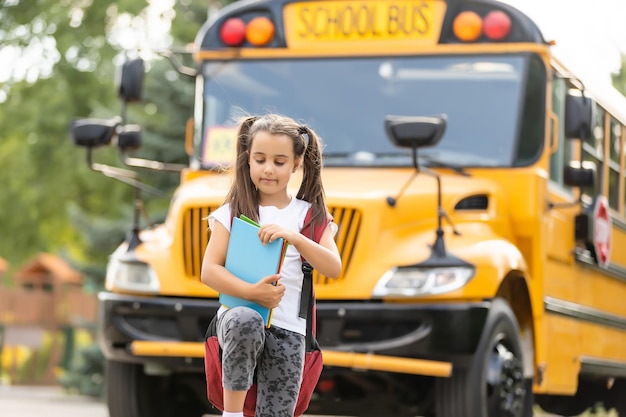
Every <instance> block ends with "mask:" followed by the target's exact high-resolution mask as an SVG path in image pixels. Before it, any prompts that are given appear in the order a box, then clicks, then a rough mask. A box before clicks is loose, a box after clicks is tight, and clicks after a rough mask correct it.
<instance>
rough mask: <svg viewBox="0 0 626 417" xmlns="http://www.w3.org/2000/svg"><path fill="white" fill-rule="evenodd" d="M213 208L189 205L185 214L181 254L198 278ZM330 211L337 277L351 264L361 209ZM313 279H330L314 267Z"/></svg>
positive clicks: (318, 281)
mask: <svg viewBox="0 0 626 417" xmlns="http://www.w3.org/2000/svg"><path fill="white" fill-rule="evenodd" d="M215 209H217V207H198V208H193V209H189V210H187V211H186V212H185V214H184V218H183V253H182V255H183V263H184V266H185V275H187V276H188V277H192V278H194V279H197V280H200V269H201V267H202V257H203V256H204V251H205V249H206V247H207V244H208V242H209V237H210V235H211V231H210V230H209V226H208V223H207V217H208V216H209V214H210V213H211V212H212V211H214V210H215ZM330 212H331V214H332V215H333V218H334V221H335V223H336V224H337V225H338V226H339V230H338V231H337V234H336V235H335V241H336V242H337V247H338V248H339V254H340V255H341V260H342V263H343V271H342V274H341V276H340V277H339V279H343V277H344V276H345V274H346V271H347V270H348V268H349V266H350V261H351V259H352V255H353V253H354V247H355V245H356V242H357V238H358V233H359V227H360V225H361V213H360V212H359V211H357V210H354V209H347V208H338V207H330ZM313 280H314V282H315V283H316V284H319V285H324V284H326V283H328V282H329V280H330V279H329V278H328V277H326V276H324V275H321V274H319V273H318V272H317V271H314V273H313ZM333 281H334V280H333Z"/></svg>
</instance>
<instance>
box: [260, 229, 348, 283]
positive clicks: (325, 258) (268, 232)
mask: <svg viewBox="0 0 626 417" xmlns="http://www.w3.org/2000/svg"><path fill="white" fill-rule="evenodd" d="M259 236H260V237H261V240H262V241H263V242H265V243H267V242H270V241H274V240H275V239H277V238H279V237H282V238H283V239H287V241H288V242H289V244H290V245H293V246H295V247H296V249H297V250H298V252H300V255H302V257H303V258H304V259H306V260H307V261H308V262H309V263H310V264H311V266H313V268H315V269H316V270H317V271H318V272H319V273H320V274H322V275H325V276H327V277H329V278H337V277H338V276H339V275H341V268H342V266H341V256H339V250H338V249H337V244H336V243H335V239H333V234H332V231H331V228H330V227H328V226H327V227H326V228H325V229H324V233H323V234H322V237H321V238H320V242H319V244H317V243H315V242H314V241H312V240H311V239H309V238H308V237H306V236H304V235H303V234H302V233H300V232H294V231H292V230H288V229H283V228H281V227H280V226H277V225H274V224H269V225H265V226H261V229H260V231H259Z"/></svg>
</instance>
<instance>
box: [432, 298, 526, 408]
mask: <svg viewBox="0 0 626 417" xmlns="http://www.w3.org/2000/svg"><path fill="white" fill-rule="evenodd" d="M523 371H524V366H523V350H522V346H521V342H520V337H519V326H518V324H517V320H516V318H515V315H514V314H513V311H512V310H511V308H510V307H509V305H508V304H507V302H506V301H504V300H503V299H499V298H497V299H495V300H494V301H493V304H492V306H491V308H490V310H489V314H488V316H487V321H486V324H485V328H484V329H483V334H482V336H481V339H480V342H479V344H478V348H477V349H476V353H475V355H474V358H473V359H472V362H471V364H470V365H469V367H467V368H466V369H462V368H459V369H454V370H453V373H452V376H451V377H450V378H440V379H438V380H437V385H436V410H437V417H458V416H462V415H466V416H473V417H532V406H533V397H532V380H531V379H528V378H524V372H523Z"/></svg>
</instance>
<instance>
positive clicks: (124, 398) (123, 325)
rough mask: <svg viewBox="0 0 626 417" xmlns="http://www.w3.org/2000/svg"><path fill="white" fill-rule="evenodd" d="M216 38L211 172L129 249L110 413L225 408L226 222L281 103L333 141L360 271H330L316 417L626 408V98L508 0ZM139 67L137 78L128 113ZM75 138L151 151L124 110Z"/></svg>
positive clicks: (344, 239)
mask: <svg viewBox="0 0 626 417" xmlns="http://www.w3.org/2000/svg"><path fill="white" fill-rule="evenodd" d="M194 45H195V47H194V57H195V61H196V62H197V74H196V75H195V86H196V90H195V91H196V93H195V110H194V115H193V118H192V119H191V120H190V122H189V123H188V126H187V138H186V147H187V151H188V153H189V157H190V163H189V165H188V166H186V167H184V169H181V173H180V185H179V187H178V188H177V190H176V192H175V195H174V197H173V199H172V201H171V206H170V209H169V212H168V216H167V219H166V220H165V222H164V224H162V225H160V226H157V227H155V228H152V229H150V230H143V231H141V230H135V233H133V234H132V238H130V239H129V240H128V241H127V242H125V243H124V244H122V245H121V246H120V247H119V248H118V249H117V250H116V251H115V253H113V254H112V256H111V258H110V262H109V265H108V272H107V278H106V291H103V292H102V293H101V294H100V296H99V302H100V312H101V316H100V325H99V337H100V341H101V346H102V349H103V352H104V355H105V357H106V361H107V373H106V389H107V398H108V399H107V402H108V406H109V410H110V415H111V417H140V416H148V415H149V416H169V415H170V414H171V413H174V412H176V413H177V415H183V414H184V415H189V416H192V415H200V414H201V413H203V412H207V411H209V410H210V408H209V405H208V403H207V401H206V395H205V383H204V374H203V352H204V350H203V338H204V331H205V329H206V326H207V324H208V323H209V321H210V320H211V318H212V317H213V315H214V314H215V311H216V309H217V308H218V301H217V294H216V293H215V292H213V291H212V290H210V289H209V288H207V287H206V286H205V285H203V284H202V283H201V281H200V266H201V262H202V255H203V253H204V249H205V247H206V245H207V241H208V239H209V236H210V231H209V230H208V227H207V224H206V220H205V219H206V217H207V215H208V214H209V213H210V212H211V211H212V210H214V209H216V208H217V207H218V206H219V205H220V204H222V202H223V200H224V197H225V194H226V192H227V190H228V188H229V186H230V183H231V180H232V176H231V174H230V172H229V170H228V167H229V164H230V163H231V161H232V159H233V155H234V152H235V151H234V150H235V146H234V144H235V141H236V135H235V131H236V119H237V117H238V116H243V115H248V114H259V113H266V112H277V113H282V114H286V115H288V116H291V117H293V118H295V119H297V120H300V121H302V123H306V124H308V125H309V126H311V127H312V128H314V129H315V131H316V132H318V133H319V134H320V135H321V137H322V138H323V140H324V143H325V145H324V146H325V148H324V160H323V164H324V168H323V182H324V186H325V190H326V196H327V201H328V204H329V207H330V210H331V212H332V215H333V216H334V221H335V222H336V223H337V224H338V226H339V231H338V233H337V235H336V236H335V239H336V242H337V244H338V247H339V249H340V252H341V256H342V260H343V271H342V274H341V276H340V277H339V278H338V279H336V280H331V279H328V278H327V277H324V276H320V275H319V274H317V275H315V291H316V296H317V311H318V312H317V338H318V340H319V342H320V344H321V346H322V348H323V352H324V363H325V369H324V372H323V375H322V378H321V380H320V382H319V384H318V386H317V389H316V393H315V396H314V398H313V401H312V403H311V405H310V407H309V410H308V412H309V413H311V414H334V415H355V416H356V415H358V416H367V415H372V416H373V415H377V416H380V415H384V416H388V415H394V416H416V415H429V416H430V415H436V416H439V417H458V416H471V417H505V416H506V417H529V416H531V415H532V408H533V404H538V405H539V406H541V408H543V409H544V410H545V411H548V412H552V413H556V414H559V415H566V416H570V415H578V414H580V413H582V412H584V410H585V409H587V408H588V407H590V406H592V405H594V404H597V403H600V402H602V403H604V405H605V407H606V408H607V409H610V408H615V409H616V410H617V412H618V413H619V415H620V416H626V401H625V400H624V398H625V397H626V388H625V385H626V349H625V348H624V346H626V303H625V302H624V300H626V250H624V247H626V204H625V200H626V175H625V174H626V167H625V158H624V155H625V152H624V147H625V136H626V133H625V132H626V128H625V124H626V99H625V98H624V97H623V96H621V95H620V94H618V93H617V92H616V91H615V90H612V89H610V88H606V89H605V88H592V87H591V85H592V83H591V84H590V83H589V82H588V80H585V79H582V77H581V76H579V75H577V74H575V73H573V72H572V71H571V70H569V69H568V61H567V59H566V57H559V56H557V55H556V53H554V50H555V49H554V46H553V42H551V40H550V39H544V36H543V35H542V33H541V31H540V29H539V28H538V26H537V24H536V23H535V22H533V20H531V19H530V18H529V17H528V16H527V15H525V14H523V13H522V12H520V11H519V10H518V9H516V8H514V7H511V6H510V5H507V4H503V3H500V2H497V1H493V0H472V1H462V0H458V1H452V0H448V1H444V0H384V1H383V0H341V1H324V0H310V1H296V0H257V1H241V2H236V3H234V4H233V5H230V6H228V7H226V8H224V9H222V10H221V11H220V12H219V14H218V15H215V16H212V18H211V19H210V20H209V21H207V23H206V24H205V25H204V26H203V28H202V29H201V31H200V32H199V33H198V35H197V38H196V41H195V44H194ZM141 70H142V66H141V65H128V66H127V67H125V71H126V73H125V74H123V75H122V87H121V88H120V91H121V96H122V98H123V99H124V100H125V101H126V102H132V101H134V100H135V99H136V98H137V96H138V93H137V92H138V91H140V86H139V85H138V84H136V83H134V82H133V81H132V80H140V79H141V76H139V75H141V74H140V71H141ZM72 133H73V136H74V140H75V142H76V144H77V145H82V146H86V147H87V149H88V151H89V152H91V150H92V149H93V148H95V147H97V146H99V145H106V144H108V143H110V142H111V138H114V137H116V136H118V139H117V144H118V146H119V147H120V149H121V150H127V149H128V148H131V149H132V148H134V147H136V146H137V145H138V141H137V136H136V134H135V133H136V130H133V129H128V128H127V127H126V126H125V125H124V123H123V122H120V121H119V120H117V121H108V122H102V121H100V122H99V121H97V120H96V121H94V120H86V121H85V120H83V121H78V122H76V123H75V124H74V127H73V130H72ZM181 146H182V145H181ZM90 155H91V153H90ZM90 160H91V159H90ZM129 162H132V161H129ZM130 165H132V163H130ZM138 165H140V164H137V166H138ZM148 165H149V164H144V167H146V166H148ZM96 168H97V170H101V171H103V170H104V171H105V174H108V175H110V176H114V175H112V174H111V171H110V169H109V170H105V169H104V168H103V167H102V166H98V167H96ZM127 182H130V183H132V184H134V185H136V184H135V183H134V182H132V181H127ZM298 186H299V178H295V179H294V183H293V187H294V191H295V190H297V187H298ZM620 248H621V249H620Z"/></svg>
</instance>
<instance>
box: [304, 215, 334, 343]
mask: <svg viewBox="0 0 626 417" xmlns="http://www.w3.org/2000/svg"><path fill="white" fill-rule="evenodd" d="M312 216H313V210H312V207H311V208H309V210H308V211H307V213H306V216H305V218H304V227H303V229H302V231H301V232H300V233H302V234H303V235H305V236H307V237H308V238H310V239H311V240H313V241H314V242H317V243H319V241H320V239H321V238H322V234H323V233H324V230H325V229H326V226H327V225H328V222H329V221H331V220H332V217H330V216H329V217H328V218H327V219H326V220H327V221H325V222H323V223H320V224H313V223H312V222H311V218H312ZM302 273H303V275H304V280H303V282H302V292H301V293H300V313H299V316H300V317H301V318H303V319H307V335H312V336H315V293H314V291H313V267H312V266H311V264H310V263H308V262H307V261H306V259H304V258H302Z"/></svg>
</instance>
